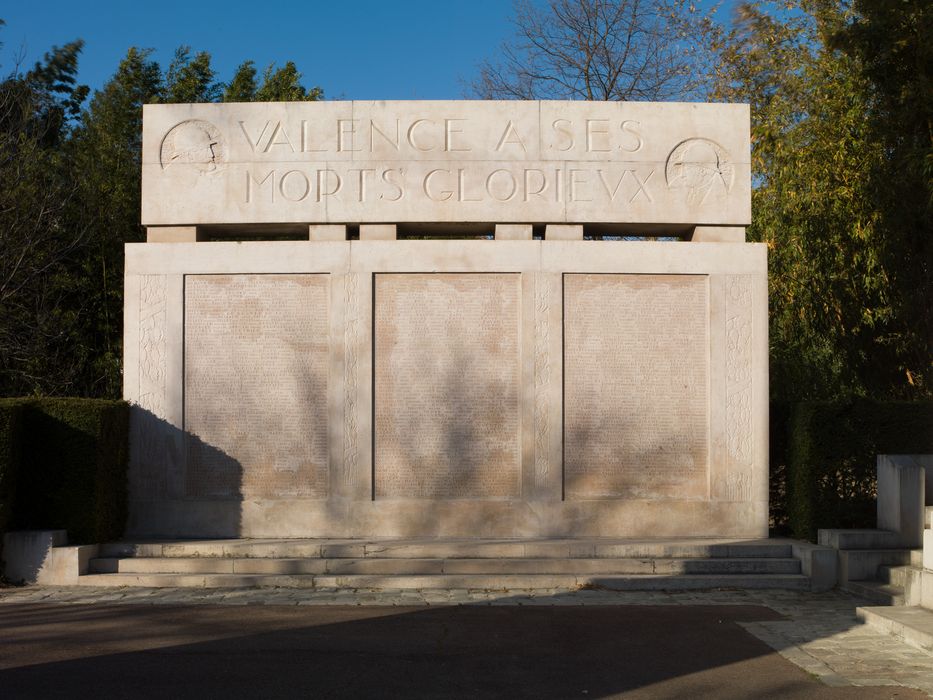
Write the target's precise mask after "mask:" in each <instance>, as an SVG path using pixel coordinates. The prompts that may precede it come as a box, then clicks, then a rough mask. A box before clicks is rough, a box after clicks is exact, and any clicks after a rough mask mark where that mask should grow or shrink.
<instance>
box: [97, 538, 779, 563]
mask: <svg viewBox="0 0 933 700" xmlns="http://www.w3.org/2000/svg"><path fill="white" fill-rule="evenodd" d="M100 554H101V556H102V557H129V556H133V557H232V558H240V559H252V558H277V559H307V558H323V559H338V558H339V559H364V558H369V557H375V558H380V559H388V558H401V559H484V558H516V559H517V558H532V559H547V558H554V559H568V558H570V559H596V558H598V559H604V558H608V559H708V558H725V559H737V558H753V559H761V558H776V559H786V558H789V557H791V556H792V554H791V544H790V543H789V542H787V541H782V540H690V539H681V540H644V541H632V540H608V539H607V540H602V539H579V540H430V539H421V540H207V541H197V542H195V541H187V542H186V541H180V542H117V543H110V544H104V545H101V548H100Z"/></svg>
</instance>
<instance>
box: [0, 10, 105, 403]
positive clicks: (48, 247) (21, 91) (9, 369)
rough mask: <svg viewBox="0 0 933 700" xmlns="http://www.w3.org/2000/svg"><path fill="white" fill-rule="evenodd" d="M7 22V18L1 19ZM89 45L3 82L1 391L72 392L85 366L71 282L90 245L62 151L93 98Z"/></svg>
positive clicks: (60, 52)
mask: <svg viewBox="0 0 933 700" xmlns="http://www.w3.org/2000/svg"><path fill="white" fill-rule="evenodd" d="M0 25H2V21H0ZM82 46H83V44H82V42H80V41H75V42H71V43H69V44H66V45H65V46H62V47H55V48H53V49H52V50H51V51H50V52H48V53H47V54H46V55H45V56H44V58H43V59H42V60H41V61H39V62H37V63H36V64H35V66H34V67H33V68H32V70H29V71H27V72H25V73H23V72H21V71H20V70H19V69H18V67H17V68H14V69H13V70H12V71H11V72H9V73H8V74H7V75H6V76H5V77H4V78H3V79H2V80H0V183H2V186H0V250H2V251H3V254H2V255H0V393H4V394H26V393H33V392H51V393H56V392H66V391H69V390H70V389H71V387H72V386H73V383H74V378H75V375H76V374H77V373H78V372H79V370H80V361H79V360H78V359H77V358H76V357H75V356H74V354H73V353H72V352H71V348H70V340H71V337H72V331H73V328H74V324H75V319H76V312H75V310H74V304H73V303H72V302H73V300H71V299H69V298H68V292H67V288H66V286H65V285H64V284H63V280H65V279H67V276H68V275H67V262H68V260H69V259H70V256H71V255H73V254H74V252H75V251H76V250H77V249H79V247H80V246H81V245H82V244H83V242H84V241H85V240H86V236H85V230H84V227H82V226H81V225H74V224H73V223H72V222H71V221H70V220H69V218H68V210H69V207H70V206H71V204H72V202H74V200H75V197H76V186H75V183H74V178H73V177H72V176H71V173H70V168H69V164H68V162H67V159H66V157H65V155H64V153H63V145H64V144H65V141H66V139H67V138H68V135H69V133H70V120H71V118H72V117H73V116H74V115H75V114H76V113H77V111H78V109H79V108H80V104H81V102H82V101H83V99H84V97H85V96H86V95H87V87H85V86H81V85H78V84H77V81H76V75H77V61H78V56H79V54H80V52H81V49H82Z"/></svg>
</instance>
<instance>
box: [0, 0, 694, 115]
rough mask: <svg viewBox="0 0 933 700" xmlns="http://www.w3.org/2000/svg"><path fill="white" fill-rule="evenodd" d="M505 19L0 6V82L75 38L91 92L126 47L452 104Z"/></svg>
mask: <svg viewBox="0 0 933 700" xmlns="http://www.w3.org/2000/svg"><path fill="white" fill-rule="evenodd" d="M698 4H702V3H698ZM511 10H512V3H511V2H510V0H468V1H467V2H450V1H449V0H382V2H376V1H373V0H355V1H354V2H340V0H324V1H321V0H306V1H305V2H303V3H297V2H261V1H260V2H255V1H254V2H244V1H243V0H226V1H225V2H213V1H208V0H201V1H200V2H195V1H192V0H189V1H188V2H177V1H175V0H162V1H161V2H159V1H156V2H153V1H151V0H150V1H147V0H137V1H136V2H113V1H111V0H91V1H90V2H80V1H79V0H70V1H61V0H45V1H44V2H37V1H36V0H7V2H6V3H3V4H0V19H4V20H5V21H6V26H5V27H3V28H0V42H2V43H3V46H2V48H0V74H6V73H8V72H9V71H10V69H11V68H12V67H13V66H14V64H15V63H16V60H17V58H18V57H21V56H22V57H24V58H23V65H24V66H27V67H28V66H31V65H32V64H33V63H34V62H35V61H36V60H37V59H38V58H40V57H41V56H42V54H43V53H44V52H45V51H47V50H48V49H49V48H50V47H51V46H53V45H61V44H64V43H67V42H69V41H71V40H73V39H76V38H82V39H84V40H85V42H86V43H85V47H84V52H83V54H82V58H81V63H80V73H79V78H80V81H81V82H83V83H85V84H87V85H90V86H91V88H92V89H95V88H99V87H100V86H101V85H103V83H104V82H105V81H106V80H107V79H108V78H109V77H110V76H111V75H112V74H113V72H114V70H115V69H116V67H117V64H118V63H119V61H120V59H121V58H122V57H123V56H124V55H125V54H126V50H127V49H128V48H129V47H130V46H139V47H148V48H153V49H155V54H154V57H155V58H156V60H158V61H159V63H160V64H161V65H162V66H163V67H165V66H166V65H167V64H168V62H169V61H170V60H171V57H172V54H173V52H174V50H175V48H176V47H178V46H179V45H181V44H188V45H190V46H191V47H192V49H193V50H194V51H202V50H203V51H208V52H209V53H210V54H211V56H212V58H213V65H214V67H215V69H216V70H217V71H218V78H219V79H220V80H222V81H225V80H229V79H230V77H231V76H232V75H233V71H234V69H235V68H236V66H237V65H238V64H239V63H241V62H242V61H244V60H246V59H252V60H254V61H255V62H256V64H257V66H258V67H259V68H260V69H262V68H263V67H265V66H266V65H268V64H269V63H273V62H274V63H276V64H279V65H281V64H282V63H284V62H285V61H288V60H293V61H295V63H296V64H297V65H298V69H299V70H300V71H301V72H302V74H303V76H304V78H303V82H304V84H305V85H306V86H308V87H310V86H313V85H317V86H320V87H322V88H323V89H324V95H325V97H327V98H328V99H457V98H460V97H464V96H465V94H464V90H465V88H464V86H463V81H468V80H470V79H471V78H472V77H473V76H474V75H475V73H476V66H477V64H478V63H479V62H480V61H482V60H483V59H484V58H486V57H490V56H493V55H494V54H495V52H496V49H497V47H498V46H499V44H501V42H502V41H503V40H505V39H506V38H508V37H509V36H510V35H511V33H512V27H511V24H510V22H509V19H510V17H511Z"/></svg>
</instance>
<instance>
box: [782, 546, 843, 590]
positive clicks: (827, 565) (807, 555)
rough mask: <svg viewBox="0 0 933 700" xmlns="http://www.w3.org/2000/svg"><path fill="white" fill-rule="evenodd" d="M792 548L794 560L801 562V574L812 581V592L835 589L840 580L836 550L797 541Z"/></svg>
mask: <svg viewBox="0 0 933 700" xmlns="http://www.w3.org/2000/svg"><path fill="white" fill-rule="evenodd" d="M791 548H792V551H793V555H794V558H795V559H799V560H800V569H801V572H802V573H803V575H804V576H806V577H808V578H809V579H810V590H811V591H813V592H814V593H819V592H822V591H828V590H831V589H833V588H835V586H836V583H837V580H838V571H837V568H838V560H837V556H836V550H835V549H833V548H832V547H824V546H820V545H814V544H811V543H809V542H796V541H795V542H794V543H793V544H792V545H791Z"/></svg>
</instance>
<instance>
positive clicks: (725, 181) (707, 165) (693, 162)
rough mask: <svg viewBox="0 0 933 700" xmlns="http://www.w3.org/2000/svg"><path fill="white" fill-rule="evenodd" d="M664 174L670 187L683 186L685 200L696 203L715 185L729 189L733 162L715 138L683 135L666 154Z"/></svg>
mask: <svg viewBox="0 0 933 700" xmlns="http://www.w3.org/2000/svg"><path fill="white" fill-rule="evenodd" d="M664 175H665V177H666V179H667V186H668V187H669V188H670V189H672V190H673V189H683V190H686V195H687V202H688V203H689V204H694V205H696V204H702V203H703V201H704V200H705V199H706V197H707V195H708V194H709V193H710V192H711V191H713V190H715V189H718V190H720V191H722V192H724V193H726V194H728V193H729V192H731V191H732V185H733V183H734V181H735V166H734V165H733V164H732V158H731V156H730V155H729V153H728V151H726V149H725V148H723V147H722V146H720V145H719V144H718V143H716V142H715V141H710V140H709V139H687V140H686V141H681V142H680V143H679V144H677V145H676V146H675V147H674V150H673V151H671V153H670V155H669V156H668V157H667V165H666V167H665V171H664Z"/></svg>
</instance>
